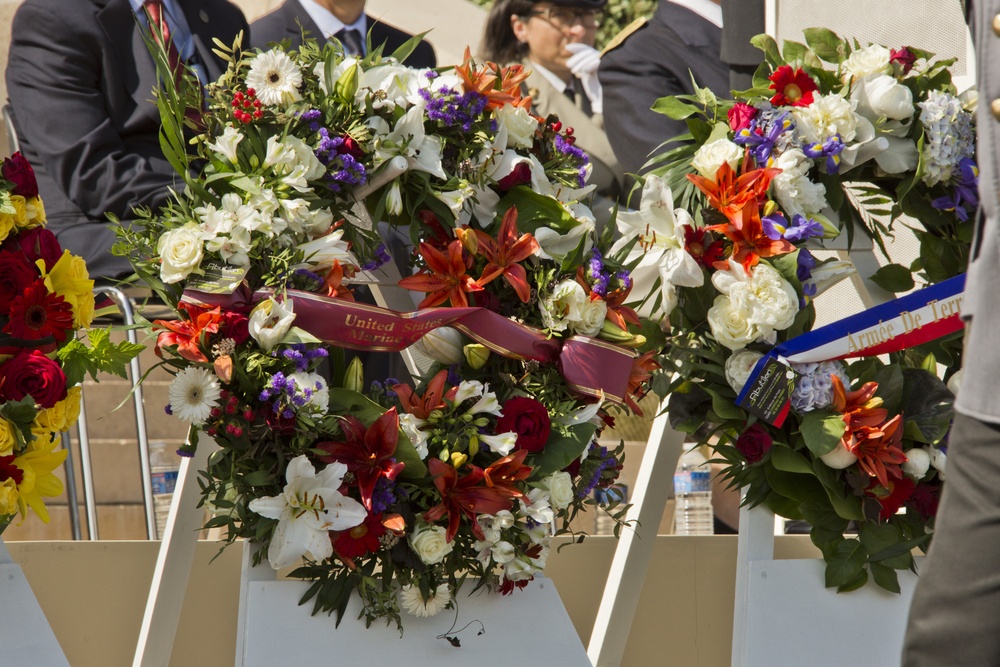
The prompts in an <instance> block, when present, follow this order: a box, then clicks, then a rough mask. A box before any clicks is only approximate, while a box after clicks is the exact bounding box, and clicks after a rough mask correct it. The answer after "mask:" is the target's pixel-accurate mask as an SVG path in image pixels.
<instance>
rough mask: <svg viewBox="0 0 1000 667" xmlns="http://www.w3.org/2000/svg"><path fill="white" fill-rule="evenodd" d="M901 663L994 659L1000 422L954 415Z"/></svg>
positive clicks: (988, 664)
mask: <svg viewBox="0 0 1000 667" xmlns="http://www.w3.org/2000/svg"><path fill="white" fill-rule="evenodd" d="M945 474H946V479H945V484H944V491H943V495H942V498H941V505H940V509H939V511H938V515H937V520H936V524H935V532H934V540H933V542H932V544H931V547H930V550H929V552H928V554H927V559H926V561H925V562H924V566H923V567H922V568H921V571H920V572H919V574H920V579H919V580H918V583H917V589H916V593H915V594H914V597H913V604H912V606H911V607H910V617H909V622H908V624H907V628H906V641H905V644H904V647H903V661H902V665H903V667H944V666H947V665H954V666H956V667H964V666H966V665H968V666H969V667H996V666H998V665H1000V424H992V423H988V422H983V421H980V420H978V419H975V418H972V417H968V416H965V415H957V416H956V418H955V423H954V425H953V427H952V432H951V437H950V438H949V444H948V463H947V467H946V473H945Z"/></svg>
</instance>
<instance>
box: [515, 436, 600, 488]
mask: <svg viewBox="0 0 1000 667" xmlns="http://www.w3.org/2000/svg"><path fill="white" fill-rule="evenodd" d="M569 430H570V435H569V436H566V437H560V438H554V439H550V440H549V442H548V443H546V445H545V449H543V450H542V451H541V452H540V453H539V454H538V455H537V456H535V457H534V458H533V459H532V460H531V463H530V465H532V466H535V468H536V469H535V474H537V475H538V476H540V477H545V476H547V475H549V474H551V473H554V472H557V471H559V470H562V469H563V468H565V467H566V466H568V465H569V464H570V463H572V462H573V460H574V459H576V458H577V457H578V456H580V455H581V454H582V453H583V450H584V449H585V448H586V447H587V443H589V442H590V441H591V439H592V438H593V437H594V433H595V432H596V431H597V427H596V426H594V425H593V424H589V423H588V424H578V425H576V426H572V427H570V429H569Z"/></svg>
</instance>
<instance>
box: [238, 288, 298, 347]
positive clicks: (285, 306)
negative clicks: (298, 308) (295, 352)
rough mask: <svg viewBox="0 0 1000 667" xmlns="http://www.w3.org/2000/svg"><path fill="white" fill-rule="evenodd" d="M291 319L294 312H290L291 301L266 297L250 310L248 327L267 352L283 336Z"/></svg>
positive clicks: (293, 317)
mask: <svg viewBox="0 0 1000 667" xmlns="http://www.w3.org/2000/svg"><path fill="white" fill-rule="evenodd" d="M293 321H295V313H294V312H292V302H291V301H284V302H281V301H275V300H274V299H268V300H266V301H261V302H260V303H258V304H257V305H256V306H255V307H254V309H253V310H252V311H251V312H250V322H249V324H248V329H249V330H250V336H251V337H252V338H253V339H254V340H255V341H257V344H258V345H260V347H261V349H263V350H264V351H265V352H269V351H270V350H271V348H273V347H274V346H275V345H277V344H278V342H279V341H281V339H282V338H284V337H285V334H287V333H288V330H289V329H290V328H291V326H292V322H293Z"/></svg>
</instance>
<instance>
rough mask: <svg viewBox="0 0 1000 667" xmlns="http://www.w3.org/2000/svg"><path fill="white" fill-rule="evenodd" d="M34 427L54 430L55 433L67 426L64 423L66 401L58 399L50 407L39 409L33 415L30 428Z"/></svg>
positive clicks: (67, 426)
mask: <svg viewBox="0 0 1000 667" xmlns="http://www.w3.org/2000/svg"><path fill="white" fill-rule="evenodd" d="M36 427H37V428H38V429H47V430H49V431H55V432H56V433H61V432H63V431H65V430H66V429H67V428H69V425H68V424H67V423H66V401H65V400H62V401H59V402H58V403H56V404H55V405H53V406H52V407H51V408H46V409H44V410H41V411H40V412H39V413H38V414H37V415H35V423H34V424H32V426H31V428H32V430H34V429H35V428H36Z"/></svg>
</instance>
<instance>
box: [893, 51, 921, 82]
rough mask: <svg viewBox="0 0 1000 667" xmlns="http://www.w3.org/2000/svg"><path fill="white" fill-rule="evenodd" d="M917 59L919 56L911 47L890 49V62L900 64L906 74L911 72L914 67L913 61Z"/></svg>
mask: <svg viewBox="0 0 1000 667" xmlns="http://www.w3.org/2000/svg"><path fill="white" fill-rule="evenodd" d="M916 61H917V56H916V55H915V54H914V53H913V52H912V51H910V49H909V47H906V46H904V47H903V48H901V49H892V50H891V51H889V62H891V63H894V64H896V65H899V67H900V69H901V70H902V73H903V74H904V75H906V74H909V72H910V70H911V69H913V63H915V62H916Z"/></svg>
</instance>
